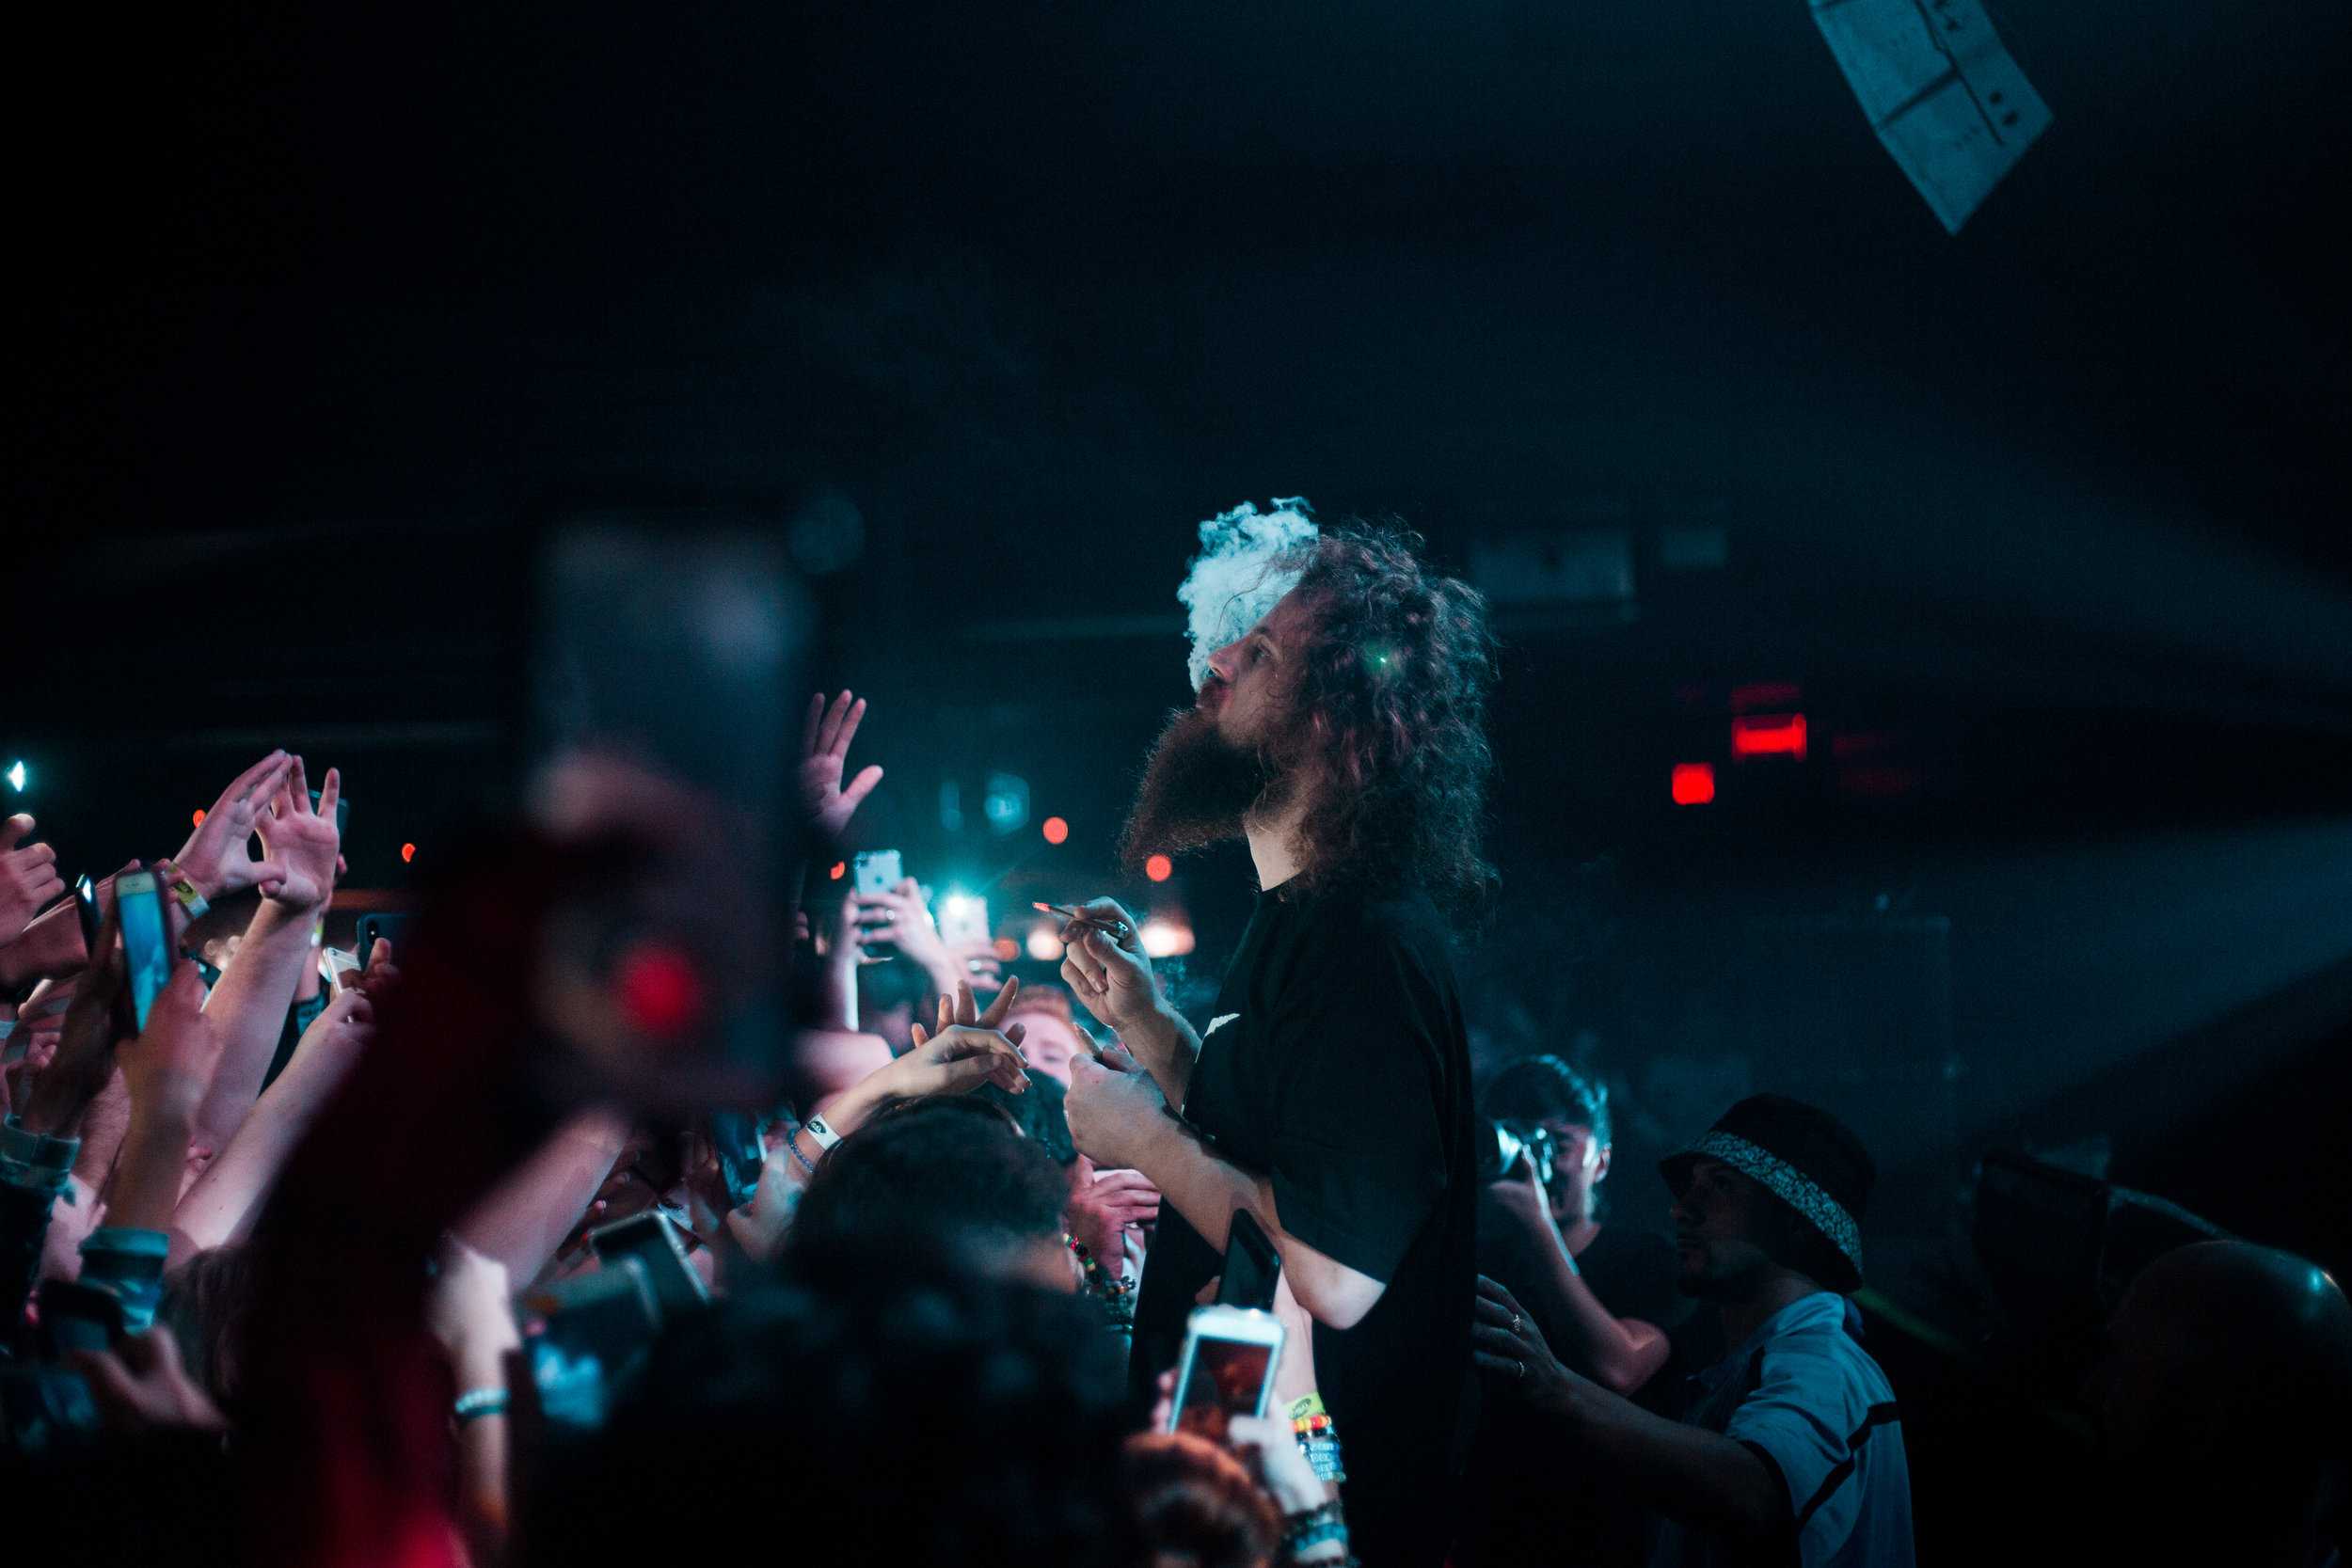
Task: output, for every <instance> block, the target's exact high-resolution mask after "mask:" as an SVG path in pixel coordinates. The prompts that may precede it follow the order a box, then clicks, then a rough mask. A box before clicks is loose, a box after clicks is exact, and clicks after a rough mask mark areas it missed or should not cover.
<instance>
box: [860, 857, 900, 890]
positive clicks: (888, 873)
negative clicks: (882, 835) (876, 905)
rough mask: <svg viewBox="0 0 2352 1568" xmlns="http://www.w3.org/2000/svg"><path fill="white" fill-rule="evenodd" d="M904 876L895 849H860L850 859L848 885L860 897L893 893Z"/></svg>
mask: <svg viewBox="0 0 2352 1568" xmlns="http://www.w3.org/2000/svg"><path fill="white" fill-rule="evenodd" d="M906 875H907V874H906V872H905V871H903V870H901V869H900V868H899V864H898V850H896V849H861V850H859V851H858V852H857V853H856V854H854V855H852V856H850V887H851V888H853V889H854V890H855V891H856V892H858V893H859V894H861V895H865V894H875V893H894V892H896V891H897V890H898V884H899V883H900V882H902V881H904V880H906Z"/></svg>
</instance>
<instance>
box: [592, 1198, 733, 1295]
mask: <svg viewBox="0 0 2352 1568" xmlns="http://www.w3.org/2000/svg"><path fill="white" fill-rule="evenodd" d="M588 1245H589V1246H590V1247H591V1248H592V1249H594V1251H595V1252H596V1258H597V1259H598V1260H599V1261H600V1262H605V1263H612V1262H617V1261H619V1260H620V1259H624V1258H633V1259H636V1260H637V1262H638V1263H639V1265H640V1266H642V1267H643V1268H644V1271H645V1279H646V1282H647V1283H648V1284H649V1285H651V1286H652V1288H653V1298H654V1301H655V1303H656V1304H657V1305H658V1306H660V1308H661V1312H662V1316H663V1318H664V1319H665V1320H666V1319H668V1318H670V1317H674V1316H675V1315H676V1314H678V1313H680V1312H691V1311H693V1310H694V1309H695V1308H697V1307H704V1306H707V1304H708V1303H709V1301H710V1292H709V1291H707V1290H705V1289H704V1288H703V1281H702V1275H698V1274H696V1273H695V1272H694V1266H693V1265H692V1264H691V1263H689V1262H688V1261H687V1260H686V1243H685V1240H684V1239H683V1238H682V1237H681V1236H680V1235H679V1234H678V1228H677V1227H676V1225H675V1224H674V1223H672V1221H671V1219H670V1216H669V1215H667V1214H665V1213H663V1212H661V1211H660V1210H659V1209H648V1210H646V1211H645V1212H644V1213H642V1214H631V1215H630V1216H629V1217H628V1218H627V1219H625V1220H621V1221H619V1222H617V1223H615V1224H612V1225H608V1226H604V1227H599V1228H597V1229H595V1230H591V1231H590V1232H588Z"/></svg>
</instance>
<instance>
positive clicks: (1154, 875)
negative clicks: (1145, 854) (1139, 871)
mask: <svg viewBox="0 0 2352 1568" xmlns="http://www.w3.org/2000/svg"><path fill="white" fill-rule="evenodd" d="M1143 874H1144V875H1145V876H1147V877H1149V878H1151V879H1152V880H1153V881H1155V882H1165V881H1167V880H1168V879H1169V878H1170V877H1173V876H1174V875H1176V863H1175V862H1174V861H1172V860H1169V859H1168V857H1167V856H1166V855H1154V856H1152V858H1151V859H1150V860H1148V861H1145V862H1144V863H1143Z"/></svg>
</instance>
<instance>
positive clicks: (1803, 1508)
mask: <svg viewBox="0 0 2352 1568" xmlns="http://www.w3.org/2000/svg"><path fill="white" fill-rule="evenodd" d="M1859 1327H1860V1322H1859V1318H1858V1316H1855V1315H1853V1308H1852V1306H1851V1303H1849V1302H1848V1301H1847V1300H1846V1298H1845V1297H1843V1296H1840V1295H1834V1294H1832V1293H1831V1292H1829V1291H1817V1292H1816V1293H1814V1294H1812V1295H1808V1296H1803V1297H1800V1298H1799V1299H1798V1300H1796V1301H1792V1302H1790V1303H1789V1304H1788V1306H1786V1307H1782V1308H1781V1309H1780V1310H1779V1311H1777V1312H1775V1313H1773V1314H1772V1317H1771V1318H1769V1319H1767V1320H1766V1321H1765V1322H1764V1323H1763V1325H1762V1326H1761V1327H1759V1328H1757V1329H1756V1332H1755V1333H1754V1334H1752V1335H1750V1336H1749V1337H1748V1338H1747V1340H1746V1342H1745V1343H1743V1344H1741V1345H1740V1348H1739V1349H1737V1350H1735V1351H1733V1352H1732V1353H1731V1354H1729V1355H1726V1356H1724V1358H1723V1359H1722V1360H1721V1361H1718V1362H1717V1363H1715V1365H1714V1366H1712V1367H1710V1368H1708V1370H1706V1371H1703V1372H1701V1373H1700V1374H1699V1375H1698V1377H1697V1378H1696V1380H1695V1381H1696V1382H1697V1383H1698V1385H1699V1386H1700V1390H1701V1391H1700V1393H1699V1395H1698V1398H1697V1400H1696V1402H1694V1403H1693V1404H1692V1407H1691V1408H1690V1409H1689V1410H1688V1411H1687V1412H1685V1413H1684V1416H1683V1419H1684V1420H1685V1421H1687V1422H1688V1423H1690V1424H1691V1425H1692V1426H1697V1427H1704V1428H1706V1429H1707V1430H1708V1431H1709V1432H1717V1433H1723V1434H1724V1436H1726V1437H1730V1438H1733V1439H1735V1440H1737V1441H1739V1442H1740V1443H1743V1444H1745V1445H1747V1447H1748V1448H1750V1449H1754V1450H1755V1451H1756V1453H1758V1454H1759V1455H1761V1456H1762V1457H1763V1458H1764V1459H1765V1460H1766V1461H1767V1462H1768V1463H1770V1464H1771V1465H1772V1467H1773V1468H1774V1469H1775V1470H1776V1471H1778V1472H1779V1476H1780V1480H1781V1482H1782V1484H1783V1485H1785V1486H1787V1487H1788V1513H1789V1517H1790V1518H1792V1519H1794V1520H1795V1521H1796V1525H1797V1560H1798V1561H1799V1562H1800V1563H1802V1564H1803V1565H1804V1568H1912V1563H1913V1555H1912V1539H1911V1468H1910V1465H1909V1462H1908V1461H1907V1460H1906V1459H1905V1458H1904V1456H1903V1432H1902V1427H1901V1426H1900V1425H1899V1423H1898V1421H1897V1418H1896V1410H1895V1391H1894V1389H1893V1388H1892V1387H1890V1386H1888V1384H1887V1381H1886V1374H1885V1373H1884V1372H1883V1371H1881V1370H1879V1364H1878V1363H1877V1362H1876V1361H1873V1360H1872V1359H1870V1354H1869V1353H1868V1352H1867V1351H1866V1350H1864V1349H1863V1348H1862V1346H1861V1344H1860V1342H1859V1341H1858V1339H1857V1338H1856V1332H1857V1331H1858V1329H1859ZM1740 1560H1741V1554H1740V1552H1739V1551H1737V1550H1736V1549H1735V1548H1733V1547H1731V1546H1729V1545H1728V1544H1724V1543H1723V1542H1720V1541H1718V1540H1716V1539H1715V1538H1714V1537H1711V1536H1708V1535H1706V1534H1702V1533H1700V1532H1698V1531H1695V1530H1692V1529H1689V1528H1685V1527H1683V1526H1681V1525H1677V1524H1676V1523H1674V1522H1672V1521H1671V1520H1670V1521H1668V1522H1667V1523H1666V1524H1665V1526H1664V1527H1663V1528H1661V1531H1660V1534H1659V1538H1658V1544H1657V1548H1656V1550H1655V1551H1654V1552H1652V1554H1651V1556H1650V1568H1728V1565H1729V1564H1731V1563H1734V1562H1737V1561H1740Z"/></svg>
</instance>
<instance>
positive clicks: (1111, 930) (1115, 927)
mask: <svg viewBox="0 0 2352 1568" xmlns="http://www.w3.org/2000/svg"><path fill="white" fill-rule="evenodd" d="M1029 907H1030V908H1031V909H1033V910H1039V911H1043V912H1044V913H1046V914H1057V915H1060V916H1061V917H1062V918H1063V919H1064V920H1069V921H1074V922H1075V923H1077V924H1078V925H1080V926H1091V927H1094V928H1095V929H1096V930H1098V931H1101V932H1103V933H1104V935H1106V936H1108V937H1110V938H1111V939H1112V940H1113V941H1117V940H1118V939H1119V938H1120V937H1122V936H1125V935H1126V934H1127V923H1126V922H1125V921H1123V920H1104V919H1100V918H1098V917H1096V916H1094V915H1090V914H1082V913H1080V912H1079V911H1076V910H1073V909H1066V908H1064V907H1063V906H1061V905H1059V904H1040V903H1034V902H1033V903H1031V904H1030V906H1029Z"/></svg>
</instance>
